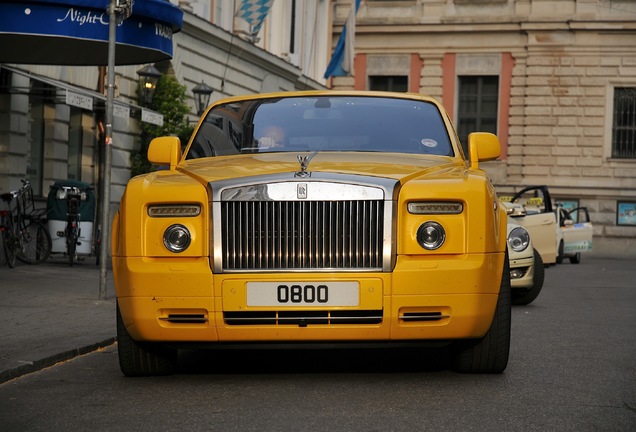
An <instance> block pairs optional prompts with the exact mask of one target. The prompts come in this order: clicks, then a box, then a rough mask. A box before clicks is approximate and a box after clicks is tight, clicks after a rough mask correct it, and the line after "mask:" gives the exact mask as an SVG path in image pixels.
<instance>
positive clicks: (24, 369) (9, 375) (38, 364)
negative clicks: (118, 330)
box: [0, 337, 117, 384]
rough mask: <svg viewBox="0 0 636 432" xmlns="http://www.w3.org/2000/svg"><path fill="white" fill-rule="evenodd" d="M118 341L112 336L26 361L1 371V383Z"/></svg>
mask: <svg viewBox="0 0 636 432" xmlns="http://www.w3.org/2000/svg"><path fill="white" fill-rule="evenodd" d="M116 341H117V338H115V337H112V338H108V339H105V340H103V341H101V342H97V343H94V344H91V345H86V346H83V347H80V348H74V349H71V350H68V351H64V352H61V353H59V354H54V355H52V356H49V357H46V358H43V359H40V360H35V361H34V362H29V363H25V364H23V365H20V366H18V367H15V368H12V369H8V370H5V371H1V372H0V384H4V383H5V382H7V381H11V380H12V379H15V378H19V377H21V376H24V375H27V374H30V373H33V372H37V371H39V370H42V369H44V368H47V367H49V366H53V365H54V364H56V363H60V362H63V361H67V360H71V359H73V358H75V357H78V356H81V355H84V354H88V353H90V352H93V351H97V350H98V349H100V348H105V347H107V346H110V345H113V344H114V343H115V342H116Z"/></svg>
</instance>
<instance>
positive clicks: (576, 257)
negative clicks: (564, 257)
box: [570, 252, 581, 264]
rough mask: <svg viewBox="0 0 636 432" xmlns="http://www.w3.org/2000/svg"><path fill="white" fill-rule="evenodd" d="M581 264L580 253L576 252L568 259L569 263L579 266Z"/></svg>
mask: <svg viewBox="0 0 636 432" xmlns="http://www.w3.org/2000/svg"><path fill="white" fill-rule="evenodd" d="M580 262H581V252H577V253H575V254H574V255H572V256H571V257H570V263H572V264H579V263H580Z"/></svg>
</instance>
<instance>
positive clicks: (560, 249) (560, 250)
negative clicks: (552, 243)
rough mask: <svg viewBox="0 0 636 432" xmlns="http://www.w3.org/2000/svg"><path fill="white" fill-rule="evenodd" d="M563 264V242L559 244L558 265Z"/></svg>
mask: <svg viewBox="0 0 636 432" xmlns="http://www.w3.org/2000/svg"><path fill="white" fill-rule="evenodd" d="M562 262H563V240H561V241H560V242H559V250H558V251H557V257H556V263H557V264H561V263H562Z"/></svg>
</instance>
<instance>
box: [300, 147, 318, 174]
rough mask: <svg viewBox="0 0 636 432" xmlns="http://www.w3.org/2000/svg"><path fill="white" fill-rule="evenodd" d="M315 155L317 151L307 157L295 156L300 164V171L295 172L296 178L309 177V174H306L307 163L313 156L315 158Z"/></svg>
mask: <svg viewBox="0 0 636 432" xmlns="http://www.w3.org/2000/svg"><path fill="white" fill-rule="evenodd" d="M316 153H318V151H315V152H313V153H311V154H310V155H308V156H301V155H298V156H296V157H297V158H298V163H300V171H297V172H296V174H295V176H296V177H309V172H307V166H308V165H309V162H311V159H312V158H313V157H314V156H316Z"/></svg>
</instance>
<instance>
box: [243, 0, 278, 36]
mask: <svg viewBox="0 0 636 432" xmlns="http://www.w3.org/2000/svg"><path fill="white" fill-rule="evenodd" d="M273 1H274V0H241V6H240V7H239V10H238V12H237V15H238V16H239V17H240V18H243V19H244V20H245V21H247V23H248V24H249V25H250V31H251V33H252V36H256V35H257V34H258V32H259V31H260V30H261V26H262V25H263V21H265V17H266V16H267V14H268V13H269V9H270V8H271V7H272V2H273Z"/></svg>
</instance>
